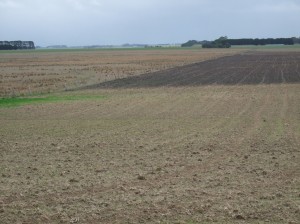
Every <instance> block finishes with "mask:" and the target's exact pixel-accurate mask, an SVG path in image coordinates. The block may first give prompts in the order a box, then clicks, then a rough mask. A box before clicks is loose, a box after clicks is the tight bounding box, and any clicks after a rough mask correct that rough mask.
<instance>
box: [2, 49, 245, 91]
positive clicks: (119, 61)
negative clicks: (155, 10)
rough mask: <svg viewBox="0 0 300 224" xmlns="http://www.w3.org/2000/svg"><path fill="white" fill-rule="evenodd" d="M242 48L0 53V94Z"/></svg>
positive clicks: (85, 81)
mask: <svg viewBox="0 0 300 224" xmlns="http://www.w3.org/2000/svg"><path fill="white" fill-rule="evenodd" d="M241 51H245V50H239V49H232V50H202V49H194V50H193V49H191V50H184V49H162V50H96V51H95V50H93V51H90V50H86V51H76V50H74V51H71V52H68V51H67V52H64V51H59V52H51V51H49V52H39V51H38V50H36V52H30V53H26V52H22V51H21V52H18V53H1V54H0V68H1V71H0V97H1V96H20V95H32V94H37V93H49V92H53V91H61V90H67V89H72V88H78V87H82V86H86V85H92V84H96V83H101V82H106V81H109V80H113V79H119V78H125V77H131V76H135V75H140V74H144V73H149V72H154V71H159V70H165V69H168V68H172V67H176V66H182V65H186V64H191V63H195V62H199V61H204V60H208V59H215V58H218V57H221V56H225V55H232V54H235V53H237V52H241Z"/></svg>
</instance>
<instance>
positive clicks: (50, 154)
mask: <svg viewBox="0 0 300 224" xmlns="http://www.w3.org/2000/svg"><path fill="white" fill-rule="evenodd" d="M34 57H36V58H34ZM68 57H69V58H68ZM299 57H300V52H297V51H295V50H294V51H288V52H285V51H283V50H280V51H279V50H278V51H277V50H272V51H263V52H262V51H256V50H255V51H253V50H251V51H249V49H248V50H245V49H243V50H240V49H239V50H228V49H225V50H208V51H206V50H205V51H202V50H200V49H191V50H186V49H185V50H159V51H158V50H149V51H146V50H145V51H125V50H123V51H95V52H94V51H91V52H52V53H47V52H40V53H36V54H32V53H28V54H27V53H26V54H21V53H17V54H15V53H14V54H0V62H1V63H2V64H1V66H2V65H4V64H5V66H3V67H4V70H3V71H5V72H2V70H1V75H2V78H1V81H2V82H1V85H2V86H1V91H2V92H1V94H2V95H3V96H4V95H5V96H7V95H9V91H10V90H11V89H15V90H16V91H17V89H18V91H19V92H20V95H21V93H23V92H22V88H23V87H22V88H21V86H24V89H26V85H24V83H22V82H21V83H20V82H19V81H20V80H22V79H21V78H20V77H19V76H18V78H16V79H12V78H11V79H10V78H7V77H6V76H9V75H10V74H11V73H14V74H16V73H18V74H19V75H20V74H23V79H26V78H27V76H26V75H25V74H28V73H26V72H25V73H22V70H19V69H18V68H19V67H20V68H26V69H28V70H29V69H30V74H31V73H32V74H35V73H41V74H42V75H41V80H47V77H49V79H52V75H51V73H52V72H53V71H52V69H54V68H57V70H56V72H55V73H57V74H56V76H57V77H60V78H61V79H62V80H64V79H65V77H66V76H67V75H66V74H67V72H66V73H64V72H63V71H64V70H63V68H66V69H67V70H66V71H69V70H70V69H71V70H72V69H74V70H72V71H78V75H76V74H77V73H72V74H73V76H74V77H73V78H72V79H70V80H69V81H66V83H68V85H69V86H70V87H71V86H72V85H73V84H72V82H73V81H76V80H78V78H80V77H85V78H87V79H86V81H85V82H84V83H83V84H82V85H75V84H74V85H73V86H72V88H70V89H69V88H68V89H69V90H71V89H72V91H58V90H63V86H62V88H58V86H59V84H62V83H64V81H63V82H60V81H58V83H59V84H57V86H56V87H53V86H51V85H50V86H49V88H51V89H50V90H49V91H48V92H52V93H47V94H39V95H34V94H31V95H30V94H29V93H28V92H26V91H27V90H26V91H25V90H24V94H25V95H26V97H21V98H20V97H17V98H5V99H1V101H0V123H1V129H0V220H1V222H2V223H191V224H193V223H291V224H293V223H295V224H296V223H298V222H299V220H300V152H299V149H300V76H299V75H300V73H299V72H300V71H299V64H300V60H299ZM75 59H77V60H78V61H76V60H75ZM28 60H32V62H31V64H30V63H29V64H27V63H28ZM60 63H61V65H60ZM68 63H69V64H68ZM30 65H31V66H30ZM34 65H35V66H34ZM23 66H24V67H23ZM89 66H90V67H97V68H99V69H100V70H99V73H97V72H96V70H91V71H93V72H91V73H89V72H88V71H89V70H84V68H85V67H89ZM102 67H105V68H108V67H109V68H111V70H109V69H106V70H101V69H102ZM1 68H2V67H1ZM119 68H121V69H120V70H118V69H119ZM35 69H37V70H35ZM42 69H45V70H42ZM8 71H10V73H9V72H8ZM84 71H86V73H85V72H84ZM117 71H118V72H117ZM129 71H131V73H130V72H129ZM28 72H29V71H28ZM43 72H44V73H43ZM60 72H61V73H60ZM106 72H107V73H106ZM143 73H146V74H143ZM114 74H118V75H116V76H114ZM139 74H143V75H139ZM21 76H22V75H21ZM29 76H30V75H29ZM104 77H107V78H106V79H105V78H104ZM6 78H7V79H6ZM117 78H122V79H117ZM32 79H33V78H32ZM89 79H90V80H89ZM40 82H41V83H43V81H40ZM8 83H9V85H11V86H10V88H11V89H5V91H4V90H3V89H2V87H3V88H4V86H5V85H6V84H8ZM32 86H33V85H32ZM5 88H6V87H5ZM39 91H41V92H43V93H45V91H44V89H43V90H42V89H39V88H33V87H32V92H34V93H38V92H39ZM46 92H47V91H46Z"/></svg>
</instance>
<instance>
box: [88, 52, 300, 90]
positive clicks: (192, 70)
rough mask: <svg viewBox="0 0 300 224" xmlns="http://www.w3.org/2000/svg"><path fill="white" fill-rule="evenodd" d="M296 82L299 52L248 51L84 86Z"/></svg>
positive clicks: (299, 72) (298, 72) (134, 86)
mask: <svg viewBox="0 0 300 224" xmlns="http://www.w3.org/2000/svg"><path fill="white" fill-rule="evenodd" d="M299 82H300V53H299V52H277V53H267V52H254V53H253V52H252V53H247V54H240V55H234V56H228V57H223V58H219V59H215V60H209V61H205V62H200V63H195V64H191V65H186V66H181V67H176V68H172V69H168V70H164V71H159V72H153V73H147V74H143V75H140V76H135V77H129V78H123V79H117V80H113V81H108V82H104V83H100V84H96V85H92V86H89V87H85V88H88V89H90V88H142V87H162V86H199V85H212V84H219V85H236V84H276V83H299Z"/></svg>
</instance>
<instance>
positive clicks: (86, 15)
mask: <svg viewBox="0 0 300 224" xmlns="http://www.w3.org/2000/svg"><path fill="white" fill-rule="evenodd" d="M297 20H298V21H299V20H300V1H297V0H285V1H282V0H272V1H271V0H252V1H240V0H227V1H223V0H185V1H182V0H144V1H142V0H127V1H124V0H52V1H42V0H0V25H1V29H2V31H1V33H0V39H1V40H2V39H7V40H15V39H23V40H34V41H35V42H36V43H37V44H40V45H50V44H68V45H88V44H122V43H125V42H130V43H167V42H169V43H170V42H171V43H175V42H183V41H187V40H189V39H199V40H201V39H214V38H217V37H218V36H220V35H228V36H230V37H233V38H235V37H278V36H283V37H285V36H300V34H299V33H298V31H297V30H296V29H295V26H294V25H291V23H294V21H297ZM24 24H27V25H28V26H27V27H26V28H25V27H24Z"/></svg>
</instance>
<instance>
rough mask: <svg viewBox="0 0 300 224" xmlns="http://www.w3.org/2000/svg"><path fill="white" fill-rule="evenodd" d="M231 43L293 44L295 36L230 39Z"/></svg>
mask: <svg viewBox="0 0 300 224" xmlns="http://www.w3.org/2000/svg"><path fill="white" fill-rule="evenodd" d="M227 41H228V43H230V44H231V45H268V44H284V45H293V44H294V40H293V38H275V39H274V38H267V39H258V38H256V39H250V38H249V39H246V38H245V39H228V40H227Z"/></svg>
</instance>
